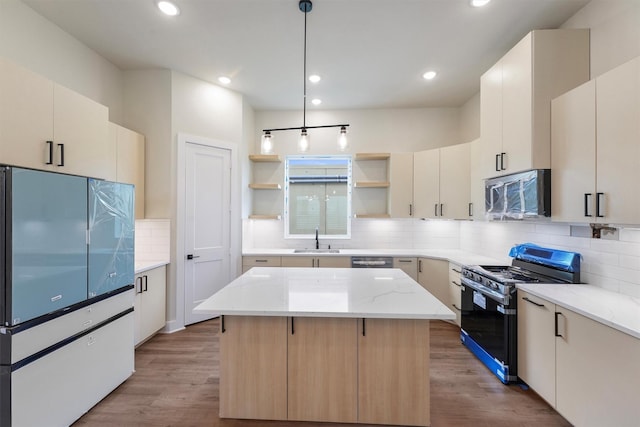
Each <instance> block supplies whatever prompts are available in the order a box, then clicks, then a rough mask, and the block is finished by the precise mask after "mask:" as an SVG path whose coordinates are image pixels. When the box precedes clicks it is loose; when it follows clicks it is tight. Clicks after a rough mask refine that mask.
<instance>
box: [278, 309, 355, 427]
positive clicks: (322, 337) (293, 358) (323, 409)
mask: <svg viewBox="0 0 640 427" xmlns="http://www.w3.org/2000/svg"><path fill="white" fill-rule="evenodd" d="M289 321H290V322H291V324H290V333H289V337H288V386H289V387H288V392H287V396H288V398H287V400H288V408H289V411H288V419H289V420H293V421H323V422H341V423H352V422H356V421H357V420H358V405H357V398H358V347H357V341H356V339H355V336H356V330H357V319H340V318H313V317H295V318H291V319H290V320H289Z"/></svg>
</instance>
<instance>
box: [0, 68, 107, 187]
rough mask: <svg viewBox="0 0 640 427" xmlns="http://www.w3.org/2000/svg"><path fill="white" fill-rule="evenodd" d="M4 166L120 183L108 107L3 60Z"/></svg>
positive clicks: (0, 116) (0, 148) (0, 153)
mask: <svg viewBox="0 0 640 427" xmlns="http://www.w3.org/2000/svg"><path fill="white" fill-rule="evenodd" d="M0 94H1V96H0V162H1V163H6V164H11V165H15V166H24V167H29V168H34V169H43V170H51V171H56V172H61V173H69V174H75V175H83V176H92V177H96V178H104V179H108V180H115V178H116V149H115V147H114V146H113V144H110V143H109V130H108V123H109V119H108V115H109V111H108V109H107V107H105V106H103V105H100V104H98V103H97V102H95V101H93V100H91V99H89V98H87V97H84V96H82V95H80V94H78V93H76V92H74V91H72V90H70V89H67V88H65V87H63V86H60V85H58V84H56V83H54V82H52V81H50V80H47V79H46V78H44V77H42V76H39V75H37V74H35V73H32V72H31V71H29V70H27V69H24V68H22V67H20V66H18V65H16V64H13V63H11V62H10V61H7V60H5V59H0Z"/></svg>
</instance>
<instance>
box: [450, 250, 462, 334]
mask: <svg viewBox="0 0 640 427" xmlns="http://www.w3.org/2000/svg"><path fill="white" fill-rule="evenodd" d="M460 268H461V267H460V266H459V265H457V264H453V263H451V262H450V263H449V308H450V309H451V311H453V312H454V313H455V314H456V324H457V325H458V326H460V325H461V321H460V314H461V313H462V281H461V278H462V270H461V269H460Z"/></svg>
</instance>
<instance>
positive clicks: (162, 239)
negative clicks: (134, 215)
mask: <svg viewBox="0 0 640 427" xmlns="http://www.w3.org/2000/svg"><path fill="white" fill-rule="evenodd" d="M170 239H171V230H170V221H169V220H168V219H139V220H136V238H135V253H136V261H163V260H169V257H170V253H169V251H170V246H169V244H170V241H171V240H170Z"/></svg>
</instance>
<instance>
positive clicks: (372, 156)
mask: <svg viewBox="0 0 640 427" xmlns="http://www.w3.org/2000/svg"><path fill="white" fill-rule="evenodd" d="M389 157H391V153H356V160H386V159H388V158H389Z"/></svg>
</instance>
